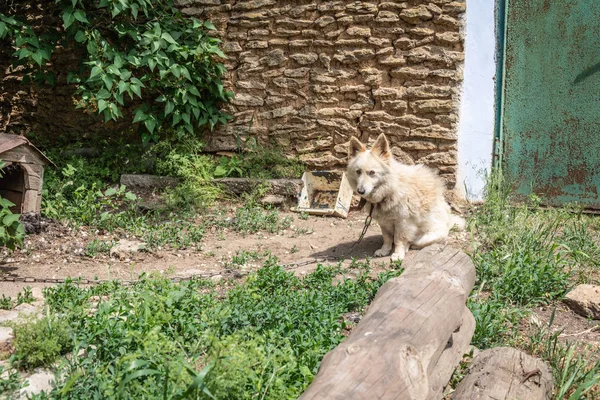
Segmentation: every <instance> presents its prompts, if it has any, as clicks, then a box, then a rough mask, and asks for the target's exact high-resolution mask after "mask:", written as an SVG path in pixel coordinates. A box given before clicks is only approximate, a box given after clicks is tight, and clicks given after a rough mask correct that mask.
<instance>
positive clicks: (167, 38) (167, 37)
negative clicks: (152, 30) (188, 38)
mask: <svg viewBox="0 0 600 400" xmlns="http://www.w3.org/2000/svg"><path fill="white" fill-rule="evenodd" d="M160 37H161V38H163V39H164V40H165V41H166V42H167V43H171V44H177V42H176V41H175V39H173V36H171V34H170V33H169V32H163V34H162V35H161V36H160Z"/></svg>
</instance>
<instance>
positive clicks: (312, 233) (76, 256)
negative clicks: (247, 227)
mask: <svg viewBox="0 0 600 400" xmlns="http://www.w3.org/2000/svg"><path fill="white" fill-rule="evenodd" d="M280 217H281V218H285V217H290V218H292V221H293V222H292V225H291V226H290V228H288V229H286V230H284V231H282V232H280V233H278V234H269V233H266V232H258V233H255V234H246V235H242V234H240V233H238V232H234V231H231V230H227V229H225V228H211V229H210V231H207V232H206V235H205V237H204V239H203V240H202V242H201V248H200V250H195V249H183V250H158V251H152V252H139V253H135V254H133V255H132V257H131V258H127V259H123V260H121V259H118V258H114V257H110V256H108V255H106V254H98V255H96V256H95V257H94V258H91V257H88V256H86V255H85V254H84V253H85V252H84V248H85V246H86V244H87V243H89V242H91V241H92V240H94V239H98V240H118V239H119V237H115V236H113V235H97V234H94V233H92V231H91V230H89V229H87V228H85V227H83V228H81V229H78V230H73V229H70V228H67V227H65V226H63V225H61V224H59V223H51V224H50V225H49V226H48V228H47V229H46V231H45V232H43V233H41V234H34V235H30V236H28V237H27V239H26V245H25V247H24V249H22V250H19V251H17V252H14V253H12V254H8V255H6V256H5V257H4V260H3V261H2V262H1V263H0V276H3V277H14V278H16V277H33V278H36V279H40V278H51V279H65V278H67V277H71V278H83V279H89V280H93V279H95V278H98V279H122V280H131V279H135V278H137V277H138V276H139V275H140V274H141V273H142V272H161V273H164V274H167V275H168V276H189V275H192V274H207V273H219V272H223V273H226V272H228V271H229V272H230V271H231V269H232V265H231V264H230V261H231V258H232V257H233V256H235V255H236V253H237V252H241V251H242V250H244V251H246V252H256V253H258V254H260V255H261V256H262V257H261V258H260V259H257V260H250V261H249V262H248V263H247V264H246V265H242V266H238V265H235V266H233V268H234V269H239V270H240V271H243V272H247V271H251V270H254V269H257V268H258V267H260V266H261V265H262V262H263V260H264V254H265V253H266V252H270V253H271V254H272V255H274V256H276V257H277V258H279V260H280V262H281V263H282V264H291V263H296V262H301V263H302V264H304V263H308V262H309V261H311V260H310V259H323V258H329V257H330V258H332V260H331V261H330V262H332V263H333V262H335V259H337V258H339V257H341V256H344V255H345V257H343V259H344V263H348V264H349V263H350V262H351V260H352V258H356V259H358V260H364V259H365V258H366V257H368V256H372V254H373V253H374V252H375V250H377V249H378V248H379V247H380V246H381V244H382V238H381V230H380V228H379V227H378V226H377V224H376V223H375V222H373V223H372V225H371V226H370V228H369V230H368V232H367V234H366V235H365V238H364V239H363V241H362V242H361V243H360V244H359V245H357V246H355V248H353V249H352V251H351V252H350V253H349V254H347V253H348V252H349V250H350V248H351V247H352V245H353V244H354V243H355V242H356V240H357V239H358V238H359V237H360V234H361V231H362V229H363V224H364V219H365V217H366V214H365V213H363V212H360V211H354V212H351V213H350V216H349V217H348V219H341V218H335V217H317V216H309V217H308V218H307V219H302V218H300V215H299V214H298V213H293V212H287V211H282V212H281V213H280ZM464 236H465V234H464V233H454V234H453V237H452V238H449V239H448V241H449V242H459V241H464ZM414 253H416V251H411V252H410V253H409V255H408V257H411V256H412V255H413V254H414ZM374 261H375V263H376V264H377V266H378V268H380V269H383V268H385V266H386V265H388V264H389V262H390V259H389V257H385V258H377V259H374ZM316 266H317V262H312V263H308V264H306V265H302V266H299V267H297V268H294V271H296V273H298V274H303V273H307V272H310V271H312V270H313V269H314V268H315V267H316ZM376 268H377V267H376ZM27 285H29V286H31V287H35V286H40V287H43V286H46V284H40V283H36V282H0V293H2V294H5V295H8V296H15V295H16V293H18V291H19V290H21V289H22V288H23V287H24V286H27Z"/></svg>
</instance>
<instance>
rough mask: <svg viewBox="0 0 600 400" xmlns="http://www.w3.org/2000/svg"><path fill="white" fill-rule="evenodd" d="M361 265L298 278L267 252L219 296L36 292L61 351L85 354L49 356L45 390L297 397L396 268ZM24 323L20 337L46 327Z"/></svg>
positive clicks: (147, 289)
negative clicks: (64, 332) (349, 316)
mask: <svg viewBox="0 0 600 400" xmlns="http://www.w3.org/2000/svg"><path fill="white" fill-rule="evenodd" d="M237 257H238V258H240V260H238V261H240V262H243V261H244V260H242V259H243V258H245V259H247V258H252V257H253V255H250V254H238V255H237ZM363 270H364V272H361V273H360V274H359V275H358V277H357V278H356V279H347V278H343V279H341V280H338V279H335V281H336V283H335V284H334V278H336V277H338V276H340V275H341V274H343V273H344V271H343V270H342V269H341V267H339V266H322V265H319V266H318V267H317V269H316V270H315V271H314V272H313V273H311V274H308V275H307V276H305V277H303V278H298V277H295V276H294V275H293V273H291V272H287V271H285V270H283V268H281V267H280V266H278V263H277V260H276V259H274V258H272V257H269V259H268V260H267V261H266V262H265V265H264V266H263V267H262V268H261V269H260V270H259V271H257V272H256V273H253V274H251V275H249V276H248V278H247V279H246V281H245V282H243V283H239V284H235V285H233V286H231V285H232V284H231V283H226V285H230V289H229V290H228V291H226V292H225V293H224V294H223V292H222V288H218V287H214V286H213V285H214V284H213V283H211V282H210V281H204V280H192V281H186V282H181V283H173V282H171V281H168V280H165V279H161V278H157V277H149V276H142V277H141V280H140V281H139V282H138V283H136V284H134V285H133V286H122V285H121V284H119V283H118V282H111V283H106V284H101V285H98V286H95V287H91V288H82V287H79V286H78V285H77V282H73V281H69V282H67V283H65V284H63V285H59V286H56V287H53V288H48V289H45V296H46V302H47V304H48V306H49V310H50V312H51V313H60V316H58V315H59V314H56V315H57V317H56V318H57V319H56V320H53V321H54V323H55V324H56V323H60V324H62V325H60V326H67V327H68V332H69V335H70V338H71V340H70V341H69V344H70V345H69V346H68V347H69V348H68V351H70V352H73V353H74V354H77V353H78V352H79V351H80V350H83V351H84V355H83V356H81V357H72V358H63V359H62V361H61V362H60V363H59V364H58V365H57V379H58V384H57V387H56V388H54V389H53V390H52V392H51V393H50V394H49V398H116V397H118V398H149V399H154V398H156V399H158V398H160V399H163V398H212V397H214V398H217V399H233V398H235V399H251V398H252V399H254V398H264V399H285V398H297V397H298V396H299V395H300V394H301V393H302V392H303V391H304V390H305V388H306V387H307V386H308V384H309V383H310V382H311V381H312V378H313V376H314V374H315V373H316V372H317V370H318V367H319V364H320V361H321V359H322V357H323V356H324V355H325V353H326V352H327V351H329V350H330V349H332V348H333V347H335V346H336V345H337V344H338V343H339V342H340V341H341V340H342V339H343V337H344V336H343V334H342V331H343V329H344V327H345V322H344V319H343V315H344V314H345V313H347V312H352V311H354V312H356V311H361V310H362V309H363V308H364V306H366V305H367V304H368V303H369V302H370V301H371V300H372V299H373V297H374V296H375V294H376V292H377V290H378V288H379V287H380V286H381V285H382V284H383V283H384V282H385V281H387V280H388V279H389V278H391V277H393V276H397V275H398V274H399V273H400V271H391V272H387V273H383V274H380V275H379V276H378V277H377V278H375V279H373V278H370V277H369V269H368V268H367V267H365V268H363ZM45 323H46V324H47V321H46V322H45ZM29 324H30V325H29V326H28V328H27V330H24V331H23V332H24V333H21V334H20V336H21V338H23V339H25V338H27V337H28V336H27V335H29V338H30V339H31V338H33V335H34V333H37V332H38V331H40V330H41V327H42V326H43V325H38V323H34V322H30V323H29ZM53 326H55V325H53ZM50 336H52V337H55V336H56V334H53V335H50ZM36 337H37V336H36ZM60 337H62V336H60ZM20 343H22V342H20ZM20 346H21V345H20ZM20 346H19V347H18V348H17V349H18V351H21V350H20V349H21V347H20ZM61 349H62V348H61ZM61 351H62V350H61Z"/></svg>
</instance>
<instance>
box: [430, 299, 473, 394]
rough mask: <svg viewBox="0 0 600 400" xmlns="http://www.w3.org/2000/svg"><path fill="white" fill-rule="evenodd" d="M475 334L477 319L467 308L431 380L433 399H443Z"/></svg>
mask: <svg viewBox="0 0 600 400" xmlns="http://www.w3.org/2000/svg"><path fill="white" fill-rule="evenodd" d="M474 333H475V318H474V317H473V314H471V311H470V310H469V309H468V308H467V307H466V306H465V309H464V311H463V320H462V324H461V325H460V327H458V328H457V330H456V331H455V332H453V333H452V336H451V337H450V340H449V341H448V343H447V344H446V348H445V349H444V351H443V352H442V354H441V355H440V358H439V359H438V361H437V364H436V365H435V369H434V371H433V373H432V374H431V377H430V378H429V387H430V389H431V395H430V396H429V397H430V398H431V399H441V398H442V395H443V393H444V389H445V388H446V385H447V384H448V382H449V381H450V378H452V374H453V373H454V370H455V369H456V367H457V366H458V364H460V362H461V360H462V358H463V356H464V355H465V354H466V353H467V352H468V350H469V347H470V346H469V345H470V343H471V339H472V338H473V334H474Z"/></svg>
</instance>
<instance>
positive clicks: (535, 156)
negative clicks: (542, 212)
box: [500, 0, 600, 209]
mask: <svg viewBox="0 0 600 400" xmlns="http://www.w3.org/2000/svg"><path fill="white" fill-rule="evenodd" d="M506 7H507V9H506V21H505V23H506V36H505V38H504V39H505V50H504V74H503V75H504V78H503V79H504V81H503V93H502V111H501V133H500V137H501V140H502V143H501V148H502V155H501V158H502V161H501V162H502V166H503V169H504V173H505V175H506V176H507V178H508V179H509V180H511V181H512V182H514V183H515V184H516V188H517V192H518V193H519V194H523V195H526V194H529V193H531V192H534V193H536V194H539V195H540V196H541V197H542V198H543V199H544V200H545V202H546V203H547V204H552V205H562V204H565V203H571V202H578V203H580V204H582V205H583V206H585V207H589V208H595V209H600V1H599V0H508V1H507V4H506Z"/></svg>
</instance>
